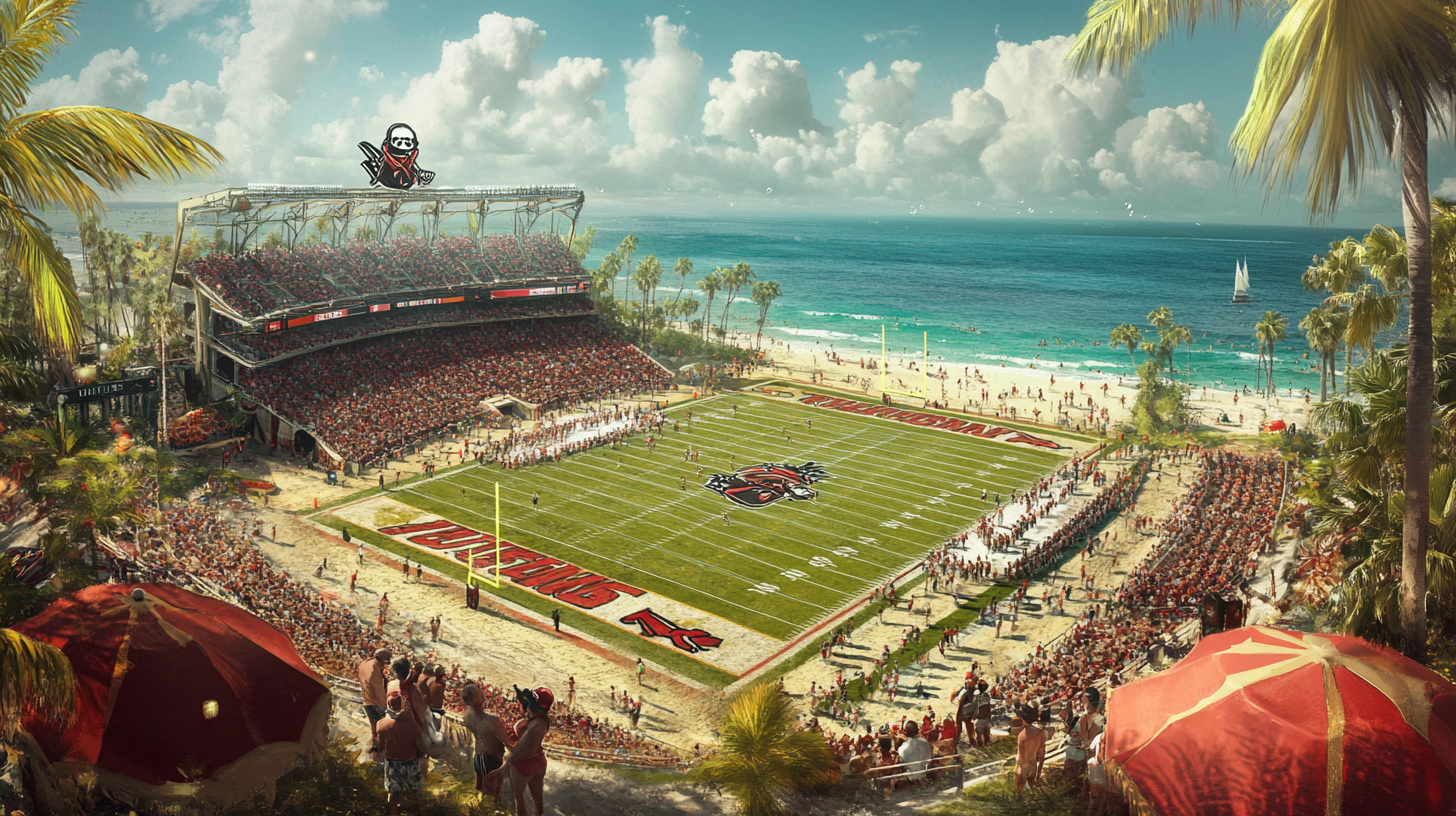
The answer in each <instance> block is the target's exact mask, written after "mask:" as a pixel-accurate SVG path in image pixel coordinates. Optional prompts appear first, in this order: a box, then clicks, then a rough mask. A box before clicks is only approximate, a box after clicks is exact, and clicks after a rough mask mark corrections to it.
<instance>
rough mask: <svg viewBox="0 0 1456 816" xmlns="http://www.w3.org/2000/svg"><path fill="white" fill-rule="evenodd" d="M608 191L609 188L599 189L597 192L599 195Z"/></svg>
mask: <svg viewBox="0 0 1456 816" xmlns="http://www.w3.org/2000/svg"><path fill="white" fill-rule="evenodd" d="M606 191H607V188H605V187H598V188H597V192H599V193H605V192H606Z"/></svg>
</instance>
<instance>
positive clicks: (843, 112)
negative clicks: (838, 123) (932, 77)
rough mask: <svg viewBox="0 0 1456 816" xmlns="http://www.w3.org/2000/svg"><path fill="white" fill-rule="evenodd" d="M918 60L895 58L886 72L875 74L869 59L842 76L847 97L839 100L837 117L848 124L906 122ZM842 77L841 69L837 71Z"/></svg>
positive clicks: (899, 124)
mask: <svg viewBox="0 0 1456 816" xmlns="http://www.w3.org/2000/svg"><path fill="white" fill-rule="evenodd" d="M920 68H921V66H920V63H918V62H911V61H910V60H896V61H895V62H893V63H891V64H890V75H889V76H886V77H877V76H876V74H877V69H876V68H875V64H874V63H873V62H868V63H865V67H863V68H861V69H859V70H858V71H855V72H854V73H852V74H850V75H849V76H848V77H846V78H845V90H847V91H848V92H849V93H848V96H849V98H848V99H847V100H845V99H841V100H839V118H841V119H843V120H844V121H846V122H848V123H850V124H851V125H867V124H872V123H875V122H889V123H890V124H893V125H896V126H901V125H905V124H907V123H909V121H910V118H911V116H912V115H913V111H912V107H913V105H914V104H915V87H916V82H915V75H916V74H917V73H919V72H920ZM840 76H844V72H843V71H841V72H840Z"/></svg>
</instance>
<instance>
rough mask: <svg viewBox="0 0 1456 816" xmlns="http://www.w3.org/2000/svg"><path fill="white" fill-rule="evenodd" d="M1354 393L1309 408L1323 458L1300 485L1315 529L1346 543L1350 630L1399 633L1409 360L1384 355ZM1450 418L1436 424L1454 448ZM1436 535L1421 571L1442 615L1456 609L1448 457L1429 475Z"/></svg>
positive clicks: (1340, 604) (1343, 598)
mask: <svg viewBox="0 0 1456 816" xmlns="http://www.w3.org/2000/svg"><path fill="white" fill-rule="evenodd" d="M1452 374H1453V371H1452V369H1451V366H1450V365H1449V361H1443V364H1442V366H1441V368H1440V372H1439V380H1438V381H1439V389H1440V391H1441V392H1442V395H1443V397H1444V399H1443V400H1442V402H1443V403H1446V402H1447V401H1448V400H1449V399H1450V397H1451V394H1450V391H1451V388H1452V387H1453V385H1456V383H1453V381H1452ZM1346 379H1347V381H1353V382H1354V390H1355V393H1356V394H1357V395H1358V399H1356V400H1346V399H1336V400H1333V401H1331V402H1329V403H1327V404H1324V405H1320V406H1318V407H1317V408H1316V409H1315V410H1314V411H1313V412H1311V421H1312V422H1313V423H1314V424H1315V426H1316V427H1319V428H1320V429H1321V430H1323V431H1325V432H1326V440H1325V450H1326V452H1327V457H1326V458H1325V459H1324V460H1322V461H1325V462H1329V463H1332V467H1330V466H1328V465H1326V467H1325V470H1324V471H1322V472H1316V473H1314V474H1312V475H1314V476H1315V477H1316V478H1315V479H1313V480H1307V481H1306V484H1308V485H1311V486H1310V487H1306V488H1305V489H1304V490H1303V491H1301V496H1302V497H1304V498H1306V499H1308V500H1309V501H1310V502H1311V503H1312V504H1313V505H1314V507H1315V508H1316V509H1317V510H1318V511H1319V512H1318V515H1317V516H1316V525H1315V533H1316V534H1317V535H1321V536H1329V537H1333V538H1334V539H1335V540H1338V541H1340V542H1341V543H1342V545H1343V546H1342V550H1343V552H1342V555H1343V556H1344V558H1345V575H1344V579H1343V580H1342V582H1341V585H1340V592H1339V594H1338V596H1337V597H1336V598H1335V601H1336V604H1335V606H1336V610H1337V611H1338V612H1339V613H1340V616H1341V618H1342V619H1343V622H1344V628H1345V630H1346V631H1347V632H1350V633H1352V634H1357V635H1360V636H1362V637H1366V638H1370V639H1372V640H1376V641H1380V642H1392V641H1396V640H1399V639H1400V638H1401V635H1402V630H1403V625H1402V615H1403V611H1402V609H1401V607H1400V604H1399V599H1400V597H1401V594H1402V590H1403V587H1404V583H1405V581H1404V576H1405V575H1408V574H1409V573H1407V572H1405V570H1404V568H1403V566H1402V558H1403V546H1402V540H1401V533H1402V524H1403V516H1404V512H1405V507H1404V505H1405V497H1404V494H1403V493H1402V491H1401V486H1402V476H1401V471H1402V469H1403V468H1404V465H1405V462H1404V456H1405V445H1404V437H1405V397H1406V365H1405V360H1404V359H1403V358H1402V357H1401V356H1400V354H1399V353H1380V354H1377V355H1375V357H1373V358H1372V359H1371V360H1369V361H1367V362H1366V363H1364V364H1363V365H1361V366H1360V367H1359V368H1358V369H1356V370H1354V371H1352V372H1350V376H1349V377H1347V378H1346ZM1448 420H1449V417H1443V421H1442V422H1441V423H1438V424H1437V425H1436V427H1435V428H1434V433H1435V439H1436V442H1437V445H1438V450H1442V451H1444V450H1447V449H1448V439H1449V427H1450V424H1449V421H1448ZM1431 487H1432V491H1431V495H1432V500H1431V507H1430V529H1429V531H1428V532H1429V534H1430V541H1431V547H1430V550H1429V551H1428V552H1427V559H1426V563H1425V569H1424V570H1422V576H1421V577H1422V579H1423V580H1424V581H1425V582H1426V585H1427V587H1428V588H1429V591H1430V599H1431V601H1432V603H1433V604H1434V606H1435V607H1436V608H1437V609H1438V610H1439V612H1440V613H1441V616H1442V618H1443V619H1445V620H1447V621H1449V620H1451V618H1452V616H1453V613H1456V471H1453V469H1452V466H1451V463H1450V461H1449V459H1445V458H1444V457H1443V460H1442V462H1441V463H1440V464H1439V465H1438V466H1437V467H1435V468H1434V470H1433V473H1432V477H1431Z"/></svg>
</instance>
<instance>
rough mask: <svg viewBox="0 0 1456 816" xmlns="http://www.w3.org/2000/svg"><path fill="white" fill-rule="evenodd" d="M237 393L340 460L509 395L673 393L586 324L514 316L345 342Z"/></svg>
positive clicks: (667, 381)
mask: <svg viewBox="0 0 1456 816" xmlns="http://www.w3.org/2000/svg"><path fill="white" fill-rule="evenodd" d="M238 384H239V386H241V387H242V389H243V391H244V392H245V393H246V394H248V396H249V397H251V398H252V399H254V400H256V401H258V402H259V403H260V404H262V405H264V406H267V407H268V408H269V409H270V410H271V411H272V412H273V413H274V414H276V415H278V416H280V417H283V418H285V419H287V420H288V421H290V422H293V423H296V424H298V425H301V426H303V427H304V428H307V429H309V430H310V431H312V432H313V433H315V434H317V435H318V436H319V437H320V438H322V439H323V440H324V441H325V442H326V443H327V444H328V445H329V447H330V448H332V449H333V450H334V451H336V452H337V453H338V455H340V456H341V457H343V459H344V460H346V461H350V462H362V463H369V462H373V461H376V460H378V459H379V458H381V457H385V456H390V455H391V452H393V451H397V450H399V449H400V448H402V447H403V446H406V445H410V444H414V443H415V442H417V441H418V440H420V439H421V438H423V437H424V436H425V435H426V434H429V433H433V432H437V431H439V430H441V429H443V428H447V427H450V426H453V425H454V424H456V423H458V422H460V421H462V420H464V419H467V418H469V417H472V416H476V415H478V414H479V413H480V410H481V409H480V404H481V402H482V401H483V400H486V399H489V398H492V397H498V396H503V395H510V396H513V397H515V398H517V399H520V400H524V401H525V402H527V403H530V404H533V405H565V404H570V403H575V402H580V401H584V400H587V399H592V398H598V397H600V398H606V399H610V397H611V395H616V394H632V393H642V392H645V391H651V390H663V389H666V388H669V387H671V384H672V375H671V374H669V373H668V372H667V371H666V370H665V369H663V368H662V367H661V366H659V365H658V364H657V363H655V362H653V361H652V359H651V358H650V357H648V356H647V355H646V354H643V353H642V352H641V351H640V350H638V349H637V347H636V346H633V345H632V344H631V343H628V342H627V341H626V340H624V339H623V338H622V337H621V336H620V335H618V334H617V333H615V332H613V331H612V330H611V329H610V328H608V327H606V326H604V325H603V324H602V323H601V321H599V320H597V319H596V318H594V317H567V318H553V319H546V320H512V321H504V322H498V323H483V324H480V325H475V326H456V327H450V328H441V329H436V330H433V331H430V332H420V333H413V334H407V335H401V336H398V337H394V336H390V337H385V338H380V339H378V340H373V341H363V342H358V343H350V344H347V345H340V346H334V347H331V348H327V349H323V350H321V351H316V352H314V353H312V354H307V355H304V356H300V357H293V358H291V359H288V360H285V361H284V362H282V363H280V364H278V365H276V366H273V367H270V368H259V369H253V370H245V371H243V372H241V375H240V377H239V380H238Z"/></svg>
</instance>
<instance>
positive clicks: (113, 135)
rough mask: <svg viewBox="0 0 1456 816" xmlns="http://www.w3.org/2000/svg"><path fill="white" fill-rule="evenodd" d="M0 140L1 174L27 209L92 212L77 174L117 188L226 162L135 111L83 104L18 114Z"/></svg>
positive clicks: (92, 196)
mask: <svg viewBox="0 0 1456 816" xmlns="http://www.w3.org/2000/svg"><path fill="white" fill-rule="evenodd" d="M3 135H4V138H3V139H0V179H4V182H5V185H6V191H7V192H8V193H9V195H10V197H11V198H12V199H14V200H15V201H16V202H17V203H19V204H20V205H21V206H22V207H26V208H29V209H40V208H53V207H56V206H65V207H67V208H69V209H70V210H72V211H73V212H76V213H83V214H90V213H92V212H94V211H95V210H96V208H97V207H98V205H99V204H100V201H99V199H98V198H97V196H96V192H95V191H94V190H93V189H92V188H91V186H90V185H89V184H87V182H86V180H85V179H83V178H82V176H83V175H84V176H87V177H89V178H90V179H91V181H92V182H94V183H95V184H98V185H100V186H101V187H103V188H105V189H107V190H110V191H117V190H120V189H122V188H123V187H125V186H126V185H127V184H128V183H130V182H133V181H136V180H137V179H141V178H147V179H150V178H161V179H166V180H171V179H176V178H180V177H181V176H183V175H184V174H187V173H197V172H202V171H205V170H214V169H216V168H217V167H218V165H219V164H220V163H221V162H222V161H223V158H222V154H221V153H218V152H217V150H216V149H215V148H213V146H212V145H210V144H208V143H207V142H204V141H202V140H201V139H198V138H197V137H195V136H192V135H191V134H188V133H186V132H184V131H181V130H178V129H177V128H174V127H168V126H167V125H164V124H161V123H160V122H154V121H152V120H151V119H148V118H146V117H145V116H141V115H138V114H135V113H130V112H127V111H122V110H116V109H113V108H101V107H94V106H87V105H80V106H72V107H63V108H53V109H50V110H43V111H36V112H34V113H27V114H22V115H20V116H17V117H15V118H14V119H12V120H10V122H9V123H8V124H7V126H6V127H5V129H4V130H3Z"/></svg>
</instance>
